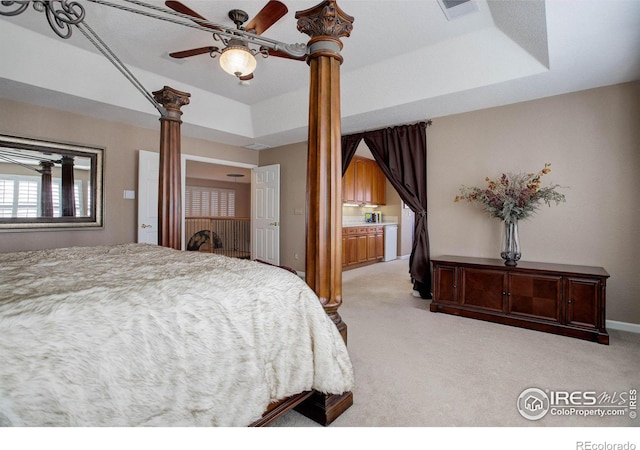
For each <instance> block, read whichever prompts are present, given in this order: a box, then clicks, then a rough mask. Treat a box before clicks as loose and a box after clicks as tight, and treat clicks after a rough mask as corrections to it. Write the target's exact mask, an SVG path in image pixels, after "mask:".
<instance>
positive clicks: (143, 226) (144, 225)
mask: <svg viewBox="0 0 640 450" xmlns="http://www.w3.org/2000/svg"><path fill="white" fill-rule="evenodd" d="M140 227H141V228H153V225H147V224H146V223H143V224H142V225H141V226H140Z"/></svg>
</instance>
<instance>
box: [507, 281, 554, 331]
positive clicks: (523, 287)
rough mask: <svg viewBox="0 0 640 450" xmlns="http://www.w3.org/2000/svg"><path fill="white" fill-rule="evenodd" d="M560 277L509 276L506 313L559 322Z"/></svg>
mask: <svg viewBox="0 0 640 450" xmlns="http://www.w3.org/2000/svg"><path fill="white" fill-rule="evenodd" d="M561 294H562V277H560V276H557V277H556V276H543V275H532V274H511V275H509V294H508V308H509V309H508V312H509V314H513V315H520V316H528V317H532V318H538V319H544V320H551V321H554V322H558V321H559V320H560V300H561Z"/></svg>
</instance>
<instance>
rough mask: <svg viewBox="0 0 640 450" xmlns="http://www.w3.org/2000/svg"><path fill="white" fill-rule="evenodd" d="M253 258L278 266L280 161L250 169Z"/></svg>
mask: <svg viewBox="0 0 640 450" xmlns="http://www.w3.org/2000/svg"><path fill="white" fill-rule="evenodd" d="M251 223H252V224H253V227H252V232H251V243H252V245H251V246H252V252H251V258H252V259H261V260H262V261H266V262H268V263H271V264H275V265H280V164H273V165H270V166H263V167H256V168H254V169H252V172H251Z"/></svg>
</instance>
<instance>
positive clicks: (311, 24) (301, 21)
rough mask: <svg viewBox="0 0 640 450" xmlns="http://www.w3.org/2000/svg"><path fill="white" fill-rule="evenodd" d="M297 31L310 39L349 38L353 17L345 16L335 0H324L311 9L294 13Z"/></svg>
mask: <svg viewBox="0 0 640 450" xmlns="http://www.w3.org/2000/svg"><path fill="white" fill-rule="evenodd" d="M295 17H296V19H298V31H300V32H301V33H305V34H308V35H309V36H310V37H311V38H312V39H314V38H321V37H328V38H333V39H336V40H338V39H339V38H341V37H349V35H350V34H351V30H352V29H353V20H354V19H353V17H351V16H350V15H348V14H346V13H345V12H344V11H342V9H340V7H339V6H338V5H337V3H336V1H335V0H325V1H324V2H322V3H320V4H319V5H316V6H314V7H313V8H310V9H306V10H304V11H298V12H296V16H295Z"/></svg>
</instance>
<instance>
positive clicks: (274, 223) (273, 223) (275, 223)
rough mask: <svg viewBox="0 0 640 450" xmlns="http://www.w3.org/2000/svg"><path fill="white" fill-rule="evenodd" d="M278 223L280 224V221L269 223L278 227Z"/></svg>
mask: <svg viewBox="0 0 640 450" xmlns="http://www.w3.org/2000/svg"><path fill="white" fill-rule="evenodd" d="M278 225H280V222H271V223H270V224H269V226H272V227H277V226H278Z"/></svg>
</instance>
